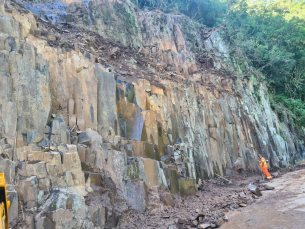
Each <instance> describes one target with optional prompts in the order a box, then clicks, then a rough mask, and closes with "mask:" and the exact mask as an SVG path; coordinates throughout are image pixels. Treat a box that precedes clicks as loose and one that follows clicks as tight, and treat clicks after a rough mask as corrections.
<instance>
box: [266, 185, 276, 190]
mask: <svg viewBox="0 0 305 229" xmlns="http://www.w3.org/2000/svg"><path fill="white" fill-rule="evenodd" d="M264 187H265V189H267V190H273V189H274V187H273V186H271V185H270V184H264Z"/></svg>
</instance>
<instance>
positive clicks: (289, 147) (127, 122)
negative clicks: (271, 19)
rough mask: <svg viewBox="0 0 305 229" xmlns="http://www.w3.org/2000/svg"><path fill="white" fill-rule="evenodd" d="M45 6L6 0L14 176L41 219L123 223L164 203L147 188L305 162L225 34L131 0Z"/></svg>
mask: <svg viewBox="0 0 305 229" xmlns="http://www.w3.org/2000/svg"><path fill="white" fill-rule="evenodd" d="M42 2H43V3H44V4H41V2H40V3H32V2H22V4H23V5H24V6H25V7H26V8H27V9H29V10H31V11H32V13H31V12H30V11H27V10H26V9H25V8H23V6H22V5H20V4H18V3H16V2H14V1H11V2H6V3H5V4H4V2H3V1H0V3H1V4H0V32H1V33H0V139H1V142H0V152H1V156H2V160H1V161H0V172H5V177H6V181H7V182H8V183H9V184H10V185H11V186H10V187H11V190H12V191H11V192H12V193H11V195H12V197H10V198H13V197H14V198H15V201H17V202H18V198H20V201H21V202H22V205H23V207H24V209H25V211H26V210H28V209H34V213H29V215H30V216H29V218H30V221H31V220H32V221H31V222H33V227H34V226H35V227H36V228H55V227H58V228H75V227H76V228H93V227H97V228H98V227H100V228H104V227H105V226H108V228H111V227H115V226H116V225H117V223H118V218H119V217H120V216H122V214H123V213H124V212H125V211H127V210H128V207H127V204H128V205H129V206H131V207H132V208H134V209H138V210H145V209H150V208H151V206H150V203H149V201H148V192H147V190H149V189H154V188H155V187H156V186H159V187H161V188H159V189H157V192H158V190H159V191H160V190H161V191H162V192H163V191H169V192H171V193H172V194H180V195H182V196H187V195H191V194H194V193H195V192H196V189H197V187H196V181H198V179H199V178H200V179H205V178H208V177H211V176H214V175H215V174H219V175H223V174H224V173H225V172H226V168H231V167H233V166H234V163H235V161H236V159H237V157H238V156H240V157H241V158H242V162H243V163H242V165H243V167H244V168H247V169H250V170H257V169H258V164H257V154H258V153H262V154H263V155H264V156H266V157H267V158H268V159H269V160H270V163H271V165H272V166H287V165H289V164H292V163H295V162H297V161H298V160H301V159H302V158H304V146H303V144H302V139H301V137H300V136H299V135H298V133H297V130H295V129H292V128H290V127H289V126H287V125H285V124H284V123H280V121H279V119H278V118H277V116H276V114H275V113H274V112H273V111H272V109H271V107H270V104H269V101H268V97H267V92H266V90H267V87H266V85H264V84H263V83H258V82H257V81H256V79H255V77H253V76H252V77H250V78H249V79H246V78H245V77H243V75H242V74H240V72H238V71H237V70H236V69H238V66H235V65H234V64H233V63H234V61H233V58H232V57H230V55H229V49H228V47H227V45H226V44H225V42H223V40H222V38H221V32H219V31H218V30H217V29H216V30H208V29H205V28H204V27H203V26H200V25H198V24H196V23H194V22H192V21H191V20H190V19H189V18H186V17H184V16H181V15H180V16H173V15H165V14H163V13H161V12H144V11H140V10H138V9H136V8H135V6H133V5H132V4H131V3H129V2H128V1H126V2H125V1H118V0H107V1H89V2H86V1H84V2H81V1H77V2H74V1H68V2H67V1H65V2H58V1H55V2H49V3H47V2H44V1H42ZM52 7H53V10H50V9H51V8H52ZM33 13H35V14H37V15H38V16H39V17H42V18H43V19H41V18H39V17H38V16H35V15H33ZM45 19H46V20H48V21H45ZM61 22H68V23H73V26H72V25H68V24H58V25H53V24H52V23H55V24H56V23H61ZM106 46H107V47H106ZM25 190H26V191H25ZM16 191H17V192H16ZM16 193H18V198H17V194H16ZM85 198H86V199H85ZM12 203H13V205H14V204H15V205H16V202H14V201H13V202H12ZM19 210H20V209H19ZM15 211H18V207H17V210H16V209H15ZM12 215H14V217H15V218H16V217H17V214H16V212H15V214H14V213H12ZM31 217H32V218H31ZM15 218H11V219H10V221H13V220H14V219H15ZM67 218H68V219H70V218H74V219H76V220H74V221H71V220H69V221H67V220H66V219H67Z"/></svg>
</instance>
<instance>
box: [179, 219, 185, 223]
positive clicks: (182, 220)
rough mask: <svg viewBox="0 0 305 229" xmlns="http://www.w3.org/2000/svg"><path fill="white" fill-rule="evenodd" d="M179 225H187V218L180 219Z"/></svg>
mask: <svg viewBox="0 0 305 229" xmlns="http://www.w3.org/2000/svg"><path fill="white" fill-rule="evenodd" d="M178 223H180V224H184V223H186V219H185V218H179V219H178Z"/></svg>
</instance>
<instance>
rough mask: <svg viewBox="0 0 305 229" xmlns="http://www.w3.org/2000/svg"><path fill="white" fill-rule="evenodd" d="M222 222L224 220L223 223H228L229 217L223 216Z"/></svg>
mask: <svg viewBox="0 0 305 229" xmlns="http://www.w3.org/2000/svg"><path fill="white" fill-rule="evenodd" d="M223 220H224V221H225V222H228V221H229V217H228V215H227V214H225V216H224V217H223Z"/></svg>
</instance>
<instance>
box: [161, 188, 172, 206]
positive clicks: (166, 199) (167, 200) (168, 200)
mask: <svg viewBox="0 0 305 229" xmlns="http://www.w3.org/2000/svg"><path fill="white" fill-rule="evenodd" d="M160 199H161V201H162V202H163V203H164V204H165V205H166V206H168V207H172V206H173V205H174V204H175V202H174V200H173V198H172V195H171V194H170V193H169V192H163V193H161V194H160Z"/></svg>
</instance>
